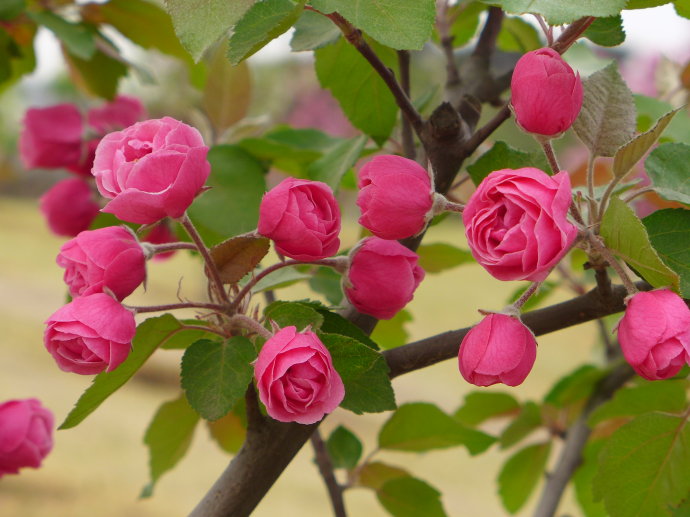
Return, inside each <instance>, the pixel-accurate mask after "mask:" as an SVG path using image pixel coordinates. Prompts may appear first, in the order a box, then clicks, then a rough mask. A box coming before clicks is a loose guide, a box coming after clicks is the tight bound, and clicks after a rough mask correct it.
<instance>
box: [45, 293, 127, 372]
mask: <svg viewBox="0 0 690 517" xmlns="http://www.w3.org/2000/svg"><path fill="white" fill-rule="evenodd" d="M46 324H47V328H46V331H45V333H44V335H43V341H44V344H45V346H46V348H47V349H48V352H50V354H51V355H52V356H53V357H54V358H55V360H56V361H57V364H58V366H59V367H60V369H61V370H63V371H66V372H74V373H79V374H82V375H93V374H96V373H100V372H102V371H103V370H105V371H108V372H110V371H112V370H114V369H115V368H117V367H118V366H119V365H120V364H121V363H122V361H124V360H125V359H126V358H127V356H128V355H129V352H130V350H131V348H132V339H133V338H134V334H135V332H136V323H135V322H134V314H132V313H131V312H130V311H129V310H127V309H125V308H124V307H123V306H122V305H121V304H120V303H118V302H117V300H115V299H113V298H111V297H110V296H108V295H107V294H103V293H96V294H90V295H88V296H80V297H79V298H75V299H74V300H73V301H72V302H70V303H68V304H67V305H64V306H62V307H61V308H60V309H58V310H57V311H56V312H55V313H54V314H53V315H52V316H51V317H50V318H48V320H47V321H46Z"/></svg>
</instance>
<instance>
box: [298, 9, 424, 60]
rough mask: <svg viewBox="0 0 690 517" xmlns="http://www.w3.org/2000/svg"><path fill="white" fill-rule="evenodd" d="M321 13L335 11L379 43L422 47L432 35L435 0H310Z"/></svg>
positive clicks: (404, 46) (393, 46)
mask: <svg viewBox="0 0 690 517" xmlns="http://www.w3.org/2000/svg"><path fill="white" fill-rule="evenodd" d="M311 5H312V6H313V7H314V9H317V10H319V11H321V12H323V13H327V14H328V13H332V12H334V11H337V12H338V13H339V14H340V15H342V16H343V17H344V18H346V19H347V20H348V21H349V22H350V23H352V24H353V25H354V26H355V27H357V28H358V29H361V30H363V31H364V32H366V33H367V34H368V35H369V36H371V37H372V38H374V39H375V40H376V41H378V42H379V43H382V44H383V45H387V46H389V47H392V48H395V49H399V50H400V49H410V50H421V49H422V47H423V46H424V43H426V42H427V40H428V39H429V38H430V37H431V31H432V29H433V27H434V21H435V17H436V3H435V2H434V0H311Z"/></svg>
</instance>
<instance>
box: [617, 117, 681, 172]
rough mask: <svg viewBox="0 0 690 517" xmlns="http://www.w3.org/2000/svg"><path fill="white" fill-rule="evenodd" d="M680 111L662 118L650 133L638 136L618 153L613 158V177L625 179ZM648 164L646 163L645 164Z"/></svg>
mask: <svg viewBox="0 0 690 517" xmlns="http://www.w3.org/2000/svg"><path fill="white" fill-rule="evenodd" d="M677 112H678V110H673V111H671V112H669V113H667V114H666V115H664V116H663V117H661V118H660V119H659V120H658V121H657V123H656V125H655V126H654V127H653V128H652V129H650V130H649V131H647V132H645V133H642V134H641V135H638V136H636V137H635V138H633V139H632V140H631V141H630V142H628V143H626V144H625V145H624V146H623V147H621V148H620V149H618V151H616V155H615V156H614V157H613V175H614V176H615V177H616V178H623V177H624V176H625V175H626V174H628V172H630V169H632V168H633V166H634V165H635V164H636V163H637V162H638V161H640V159H641V158H642V157H643V156H644V155H645V154H646V153H647V152H648V151H649V150H650V149H651V148H652V146H653V145H654V144H655V143H656V141H657V140H658V139H659V137H660V136H661V133H663V132H664V129H666V126H668V124H669V122H671V119H672V118H673V116H674V115H675V114H676V113H677ZM645 163H646V162H645Z"/></svg>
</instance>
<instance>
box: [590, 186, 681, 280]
mask: <svg viewBox="0 0 690 517" xmlns="http://www.w3.org/2000/svg"><path fill="white" fill-rule="evenodd" d="M599 231H600V234H601V236H602V237H603V238H604V241H605V242H606V246H607V247H608V248H610V249H611V251H613V253H614V254H615V255H617V256H618V257H620V258H621V259H623V260H624V261H626V262H627V263H628V264H630V265H631V266H632V267H633V268H635V271H637V272H638V273H639V274H640V275H642V277H643V278H644V279H645V280H646V281H647V282H649V283H650V284H651V285H652V286H653V287H665V286H671V288H673V290H675V291H676V292H677V291H678V290H679V288H680V279H679V277H678V275H677V274H676V273H674V272H673V271H672V270H671V269H669V268H668V266H666V264H664V263H663V262H662V260H661V259H660V258H659V255H658V254H657V252H656V251H655V250H654V248H653V247H652V244H651V242H650V241H649V236H648V235H647V230H646V229H645V227H644V225H643V224H642V221H640V219H638V217H637V216H636V215H635V213H634V212H633V211H632V208H630V207H629V206H628V205H627V204H625V203H624V202H623V201H621V200H620V199H618V198H615V197H614V198H611V201H610V203H609V206H608V208H607V209H606V212H605V213H604V217H603V218H602V221H601V227H600V230H599Z"/></svg>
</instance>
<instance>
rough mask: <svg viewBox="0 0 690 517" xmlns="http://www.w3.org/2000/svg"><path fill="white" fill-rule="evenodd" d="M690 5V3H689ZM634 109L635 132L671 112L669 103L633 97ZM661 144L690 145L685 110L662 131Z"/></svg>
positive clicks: (688, 123)
mask: <svg viewBox="0 0 690 517" xmlns="http://www.w3.org/2000/svg"><path fill="white" fill-rule="evenodd" d="M689 5H690V2H689ZM634 98H635V109H636V110H637V130H638V131H639V132H644V131H647V130H649V129H651V127H652V126H653V125H654V124H655V122H656V121H657V120H658V119H660V118H661V117H663V116H664V115H665V114H666V113H668V112H670V111H673V106H671V105H670V104H669V103H667V102H664V101H661V100H659V99H655V98H654V97H647V96H645V95H635V96H634ZM661 141H662V142H683V143H686V144H690V115H688V111H687V110H683V111H680V112H679V113H678V114H677V115H676V116H675V117H673V120H671V122H670V124H669V125H668V127H667V128H666V131H664V135H663V136H662V137H661Z"/></svg>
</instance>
